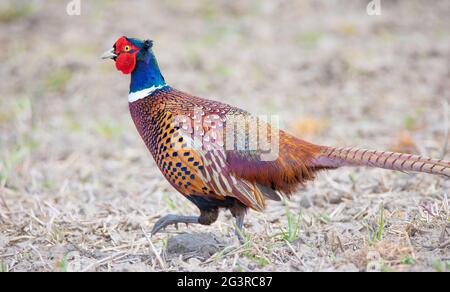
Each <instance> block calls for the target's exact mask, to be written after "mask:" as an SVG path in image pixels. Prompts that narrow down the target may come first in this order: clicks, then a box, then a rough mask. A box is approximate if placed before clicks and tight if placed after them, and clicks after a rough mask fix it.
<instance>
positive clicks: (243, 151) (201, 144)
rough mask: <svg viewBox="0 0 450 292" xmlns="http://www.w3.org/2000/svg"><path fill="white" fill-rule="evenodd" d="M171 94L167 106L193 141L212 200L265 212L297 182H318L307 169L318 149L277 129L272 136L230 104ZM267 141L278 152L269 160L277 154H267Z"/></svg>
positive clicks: (268, 129)
mask: <svg viewBox="0 0 450 292" xmlns="http://www.w3.org/2000/svg"><path fill="white" fill-rule="evenodd" d="M171 95H172V97H173V99H171V100H176V102H174V103H173V104H170V103H166V109H167V110H170V109H171V108H172V107H173V108H174V112H176V113H177V114H178V121H177V123H178V124H180V125H181V126H180V127H181V129H182V132H183V133H184V134H185V135H186V137H185V138H186V139H189V138H190V139H191V140H192V141H191V143H190V144H191V151H193V153H195V155H196V156H198V157H199V158H200V159H201V163H202V167H201V170H200V172H199V178H200V179H201V180H202V181H204V182H205V185H206V186H207V187H208V188H209V189H211V190H212V192H213V194H212V193H211V194H208V195H210V196H232V197H236V198H237V199H239V200H240V201H241V202H242V203H244V204H245V205H247V206H249V207H252V208H255V209H262V208H263V207H264V197H267V198H270V199H275V200H276V199H279V198H280V196H279V194H280V193H281V194H283V193H284V194H290V193H292V192H293V191H294V190H295V188H296V186H297V185H298V184H299V183H303V182H304V181H305V180H307V179H312V178H313V177H314V175H313V171H312V170H311V169H310V168H309V167H308V165H309V162H310V161H311V160H312V159H313V157H312V156H311V154H310V153H313V152H311V150H312V148H313V147H315V146H314V145H311V144H309V143H306V142H304V141H302V140H299V139H297V138H295V137H293V136H291V135H289V134H287V133H285V132H283V131H280V130H278V129H274V130H273V131H272V128H271V126H270V125H268V123H267V122H265V121H264V120H260V119H257V118H256V117H254V116H252V115H250V114H249V113H248V112H246V111H244V110H241V109H238V108H235V107H232V106H230V105H227V104H224V103H221V102H217V101H212V100H207V99H203V98H199V97H195V96H191V95H188V94H186V93H183V92H180V91H176V90H175V91H173V92H171ZM255 125H256V128H255ZM255 129H256V131H255ZM252 130H253V131H252ZM261 130H264V131H263V132H264V134H265V135H266V137H260V136H264V135H261V133H260V132H261ZM230 133H231V134H230ZM255 135H256V136H257V137H256V139H253V142H254V141H255V140H256V141H257V143H256V148H255V145H254V143H252V138H255ZM261 138H266V139H262V140H261ZM274 140H276V141H275V144H274V143H273V141H274ZM261 141H262V142H261ZM267 141H270V143H269V144H270V145H269V146H271V145H272V146H273V145H274V146H275V147H276V148H277V151H275V153H271V155H269V156H267V151H269V152H270V151H272V150H273V149H268V150H267V149H265V148H266V146H267V143H266V142H267ZM260 142H261V143H263V144H264V147H261V143H260ZM273 154H275V156H273ZM211 190H209V191H211Z"/></svg>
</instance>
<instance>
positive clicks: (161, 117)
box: [102, 36, 450, 239]
mask: <svg viewBox="0 0 450 292" xmlns="http://www.w3.org/2000/svg"><path fill="white" fill-rule="evenodd" d="M152 47H153V41H151V40H140V39H136V38H129V37H126V36H123V37H120V38H119V39H118V40H117V41H116V43H115V44H114V46H113V48H112V49H110V50H108V51H107V52H105V53H104V54H103V55H102V58H103V59H113V60H114V61H115V65H116V68H117V70H119V71H121V72H122V73H124V74H131V84H130V92H129V95H128V101H129V109H130V113H131V116H132V119H133V121H134V124H135V126H136V128H137V130H138V132H139V134H140V136H141V137H142V139H143V140H144V143H145V144H146V146H147V148H148V149H149V151H150V152H151V154H152V156H153V158H154V160H155V162H156V165H157V166H158V167H159V169H160V170H161V172H162V173H163V175H164V176H165V178H166V179H167V180H168V182H169V183H170V184H171V185H172V186H173V187H174V188H175V189H176V190H177V191H178V192H180V193H181V194H182V195H183V196H185V197H186V198H187V199H188V200H189V201H191V202H192V203H193V204H195V205H196V206H197V207H198V208H199V210H200V216H181V215H171V214H170V215H166V216H164V217H162V218H160V219H159V220H158V221H157V222H156V223H155V225H154V227H153V230H152V235H155V234H156V233H158V232H160V231H161V230H162V229H165V228H166V227H167V226H169V225H177V224H178V223H185V224H186V225H188V224H202V225H210V224H212V223H214V222H215V221H216V220H217V217H218V214H219V210H220V209H228V210H230V212H231V214H232V215H233V217H234V218H235V220H236V224H235V227H236V234H237V236H238V238H239V239H242V237H241V234H242V233H241V232H242V228H243V223H244V216H245V215H246V213H247V210H248V209H253V210H256V211H263V210H264V208H265V206H266V200H268V199H269V200H280V199H282V198H283V197H287V198H289V197H290V196H291V195H292V194H293V193H294V192H295V191H296V190H297V188H298V187H299V186H301V185H303V184H305V183H306V182H307V181H311V180H313V179H314V178H315V177H316V173H317V172H319V171H322V170H331V169H336V168H338V167H342V166H368V167H378V168H384V169H391V170H399V171H404V172H408V171H414V172H425V173H430V174H436V175H441V176H444V177H447V178H449V177H450V162H449V161H443V160H438V159H432V158H427V157H422V156H418V155H411V154H403V153H394V152H385V151H374V150H365V149H357V148H334V147H328V146H321V145H315V144H312V143H309V142H307V141H304V140H301V139H299V138H296V137H294V136H292V135H290V134H288V133H287V132H285V131H283V130H280V129H277V128H276V127H275V126H276V125H275V126H274V125H273V124H272V123H269V121H267V120H263V119H258V118H257V117H255V116H252V115H251V114H249V113H248V112H246V111H244V110H242V109H239V108H237V107H233V106H230V105H228V104H225V103H222V102H218V101H213V100H209V99H203V98H200V97H196V96H193V95H190V94H188V93H185V92H182V91H179V90H177V89H175V88H172V87H171V86H169V85H168V84H167V83H166V82H165V80H164V77H163V75H162V74H161V71H160V69H159V66H158V62H157V60H156V57H155V55H154V53H153V49H152ZM268 141H270V142H268ZM274 141H275V143H273V142H274ZM267 146H269V147H267ZM271 147H272V148H275V149H276V150H277V151H273V153H272V151H271V149H270V148H271Z"/></svg>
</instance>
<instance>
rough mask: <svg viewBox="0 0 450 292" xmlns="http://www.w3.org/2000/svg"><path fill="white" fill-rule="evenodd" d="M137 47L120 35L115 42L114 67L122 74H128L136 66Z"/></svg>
mask: <svg viewBox="0 0 450 292" xmlns="http://www.w3.org/2000/svg"><path fill="white" fill-rule="evenodd" d="M138 51H139V48H138V47H136V46H134V45H133V44H132V43H131V42H130V41H128V39H127V38H126V37H121V38H119V39H118V40H117V42H116V44H115V53H116V55H117V58H116V68H117V70H119V71H121V72H122V73H123V74H130V73H131V72H133V70H134V68H135V67H136V54H137V53H138Z"/></svg>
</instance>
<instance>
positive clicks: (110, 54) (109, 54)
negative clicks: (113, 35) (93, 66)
mask: <svg viewBox="0 0 450 292" xmlns="http://www.w3.org/2000/svg"><path fill="white" fill-rule="evenodd" d="M116 57H117V55H116V54H115V53H114V48H112V49H110V50H108V51H106V52H104V53H103V54H102V55H101V56H100V58H102V59H114V58H116Z"/></svg>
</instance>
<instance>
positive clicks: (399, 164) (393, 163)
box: [314, 147, 450, 178]
mask: <svg viewBox="0 0 450 292" xmlns="http://www.w3.org/2000/svg"><path fill="white" fill-rule="evenodd" d="M314 164H315V166H316V167H320V168H337V167H341V166H368V167H378V168H385V169H392V170H399V171H405V172H408V171H415V172H425V173H431V174H436V175H443V176H446V177H448V178H450V162H449V161H444V160H438V159H432V158H428V157H422V156H418V155H412V154H404V153H395V152H385V151H375V150H365V149H357V148H333V147H323V148H322V150H321V152H320V154H319V155H318V156H317V157H316V160H315V162H314Z"/></svg>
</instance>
